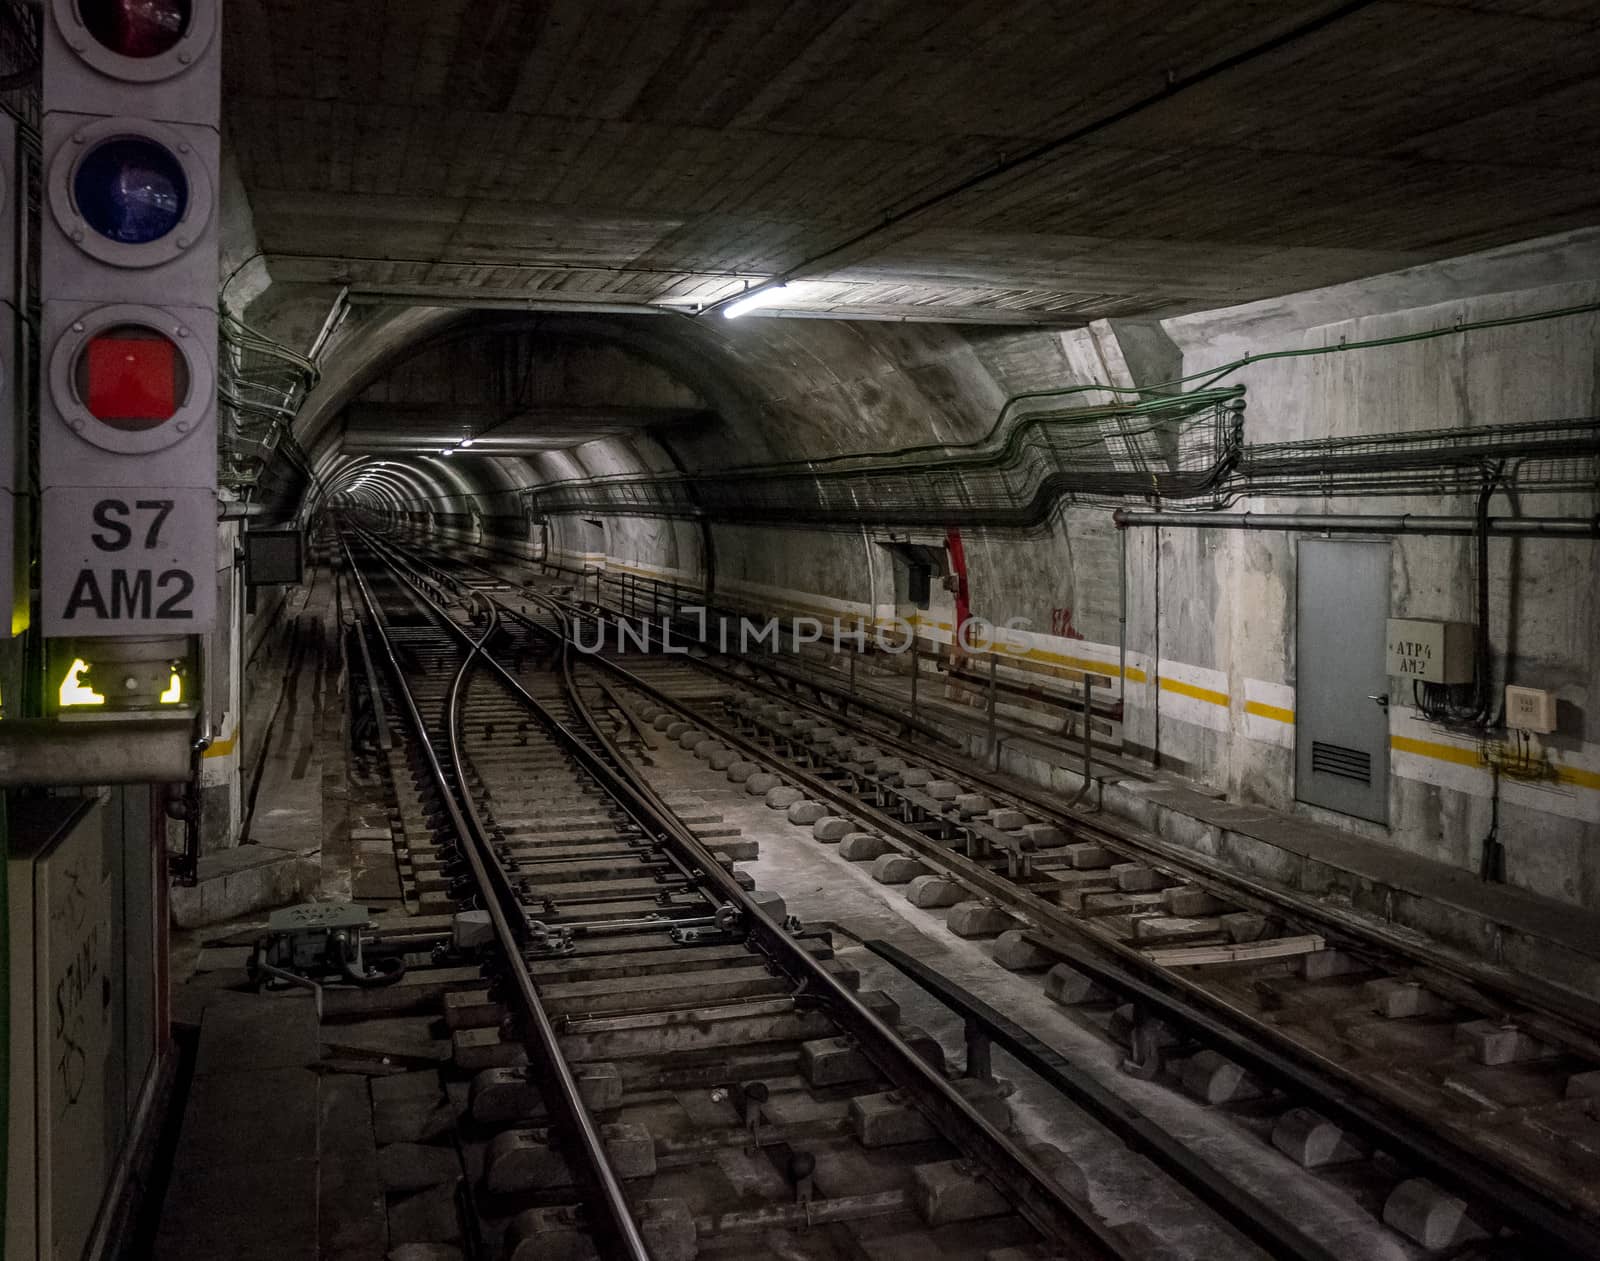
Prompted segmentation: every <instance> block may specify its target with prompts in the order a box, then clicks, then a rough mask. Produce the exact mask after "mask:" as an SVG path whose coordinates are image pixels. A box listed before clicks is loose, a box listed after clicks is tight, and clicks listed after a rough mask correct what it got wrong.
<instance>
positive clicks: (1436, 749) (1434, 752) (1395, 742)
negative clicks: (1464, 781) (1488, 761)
mask: <svg viewBox="0 0 1600 1261" xmlns="http://www.w3.org/2000/svg"><path fill="white" fill-rule="evenodd" d="M1389 747H1390V748H1391V749H1396V750H1398V751H1399V752H1401V753H1415V754H1417V755H1419V756H1421V757H1431V758H1433V759H1434V760H1435V761H1439V762H1454V763H1456V764H1457V765H1458V766H1483V765H1484V761H1483V758H1482V757H1481V756H1480V755H1479V753H1478V751H1477V750H1476V749H1463V748H1462V747H1461V746H1460V745H1455V744H1440V743H1438V742H1437V741H1435V740H1413V739H1412V738H1411V737H1410V736H1390V737H1389Z"/></svg>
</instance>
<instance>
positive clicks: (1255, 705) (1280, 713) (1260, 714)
mask: <svg viewBox="0 0 1600 1261" xmlns="http://www.w3.org/2000/svg"><path fill="white" fill-rule="evenodd" d="M1244 712H1245V713H1247V714H1254V715H1255V716H1256V717H1257V718H1271V719H1272V720H1273V721H1274V722H1290V723H1292V722H1293V721H1294V710H1292V709H1285V708H1284V707H1283V706H1282V705H1269V704H1267V703H1266V701H1246V702H1245V703H1244Z"/></svg>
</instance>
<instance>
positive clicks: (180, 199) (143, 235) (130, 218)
mask: <svg viewBox="0 0 1600 1261" xmlns="http://www.w3.org/2000/svg"><path fill="white" fill-rule="evenodd" d="M72 199H73V201H74V202H75V203H76V204H77V207H78V213H79V214H80V215H81V216H82V217H83V221H84V222H85V223H86V224H88V226H89V227H90V229H91V230H93V231H94V232H97V233H99V234H100V235H101V236H103V237H105V238H106V239H107V240H108V241H115V242H117V243H118V244H122V245H147V244H149V243H150V242H152V241H159V240H160V239H161V238H162V237H164V236H166V235H167V234H168V233H169V232H171V231H172V230H173V229H174V228H176V227H177V226H178V224H180V223H181V222H183V216H184V212H185V211H186V210H187V209H188V208H189V180H188V178H187V177H186V176H185V174H184V170H183V164H182V163H181V162H180V161H179V160H178V158H177V156H176V155H175V154H173V153H172V152H171V151H170V150H169V149H167V148H166V147H165V146H164V145H162V144H161V143H160V142H159V141H157V140H155V139H153V138H151V137H150V136H117V137H115V138H113V139H110V140H106V141H103V142H102V143H100V144H97V145H96V146H95V147H94V148H93V149H91V150H89V152H88V153H86V154H84V155H83V157H82V158H80V159H79V160H78V163H77V166H76V167H75V168H74V170H73V175H72Z"/></svg>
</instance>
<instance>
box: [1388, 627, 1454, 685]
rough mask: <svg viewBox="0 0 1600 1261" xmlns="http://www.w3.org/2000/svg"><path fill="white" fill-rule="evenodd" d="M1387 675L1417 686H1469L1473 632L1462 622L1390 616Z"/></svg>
mask: <svg viewBox="0 0 1600 1261" xmlns="http://www.w3.org/2000/svg"><path fill="white" fill-rule="evenodd" d="M1386 632H1387V633H1386V642H1387V643H1388V645H1389V667H1388V673H1389V675H1390V676H1391V677H1393V678H1399V679H1413V680H1415V681H1417V682H1419V683H1471V682H1472V656H1473V652H1472V640H1473V630H1472V627H1471V626H1470V625H1468V624H1467V623H1466V622H1440V621H1433V620H1431V619H1427V618H1416V617H1391V618H1389V619H1388V623H1387V626H1386Z"/></svg>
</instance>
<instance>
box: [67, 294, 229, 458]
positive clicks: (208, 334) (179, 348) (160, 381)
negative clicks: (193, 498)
mask: <svg viewBox="0 0 1600 1261" xmlns="http://www.w3.org/2000/svg"><path fill="white" fill-rule="evenodd" d="M60 328H61V331H60V333H59V335H57V336H56V338H55V343H54V345H53V346H52V347H51V350H50V376H49V397H50V402H51V404H52V405H53V407H54V409H55V411H56V412H57V413H58V414H59V415H60V417H61V419H62V421H63V422H64V423H65V424H66V426H67V428H69V429H71V430H72V432H73V433H75V434H77V435H78V437H80V438H82V439H83V440H84V441H85V442H88V443H91V444H93V445H94V446H97V447H100V448H101V449H102V450H106V451H114V452H118V453H120V454H123V455H139V454H144V453H147V452H153V451H160V450H162V449H164V448H167V447H171V446H174V445H175V444H177V443H179V442H182V441H183V440H184V439H185V438H186V437H188V436H190V435H191V434H194V433H196V432H197V431H199V430H200V429H201V428H203V427H204V425H205V421H206V416H207V414H208V411H209V408H210V406H211V404H212V396H213V395H214V393H215V391H216V370H215V369H214V368H213V366H212V362H211V359H210V357H209V355H208V353H207V350H206V346H205V343H206V342H207V341H209V340H210V339H211V338H213V337H214V336H215V333H214V331H213V329H212V328H211V327H210V326H206V327H201V326H199V325H190V324H188V323H180V322H178V321H176V320H174V318H173V315H172V313H171V312H169V311H162V310H161V309H160V308H157V307H146V306H134V305H131V304H130V305H123V306H108V307H99V308H97V309H95V310H90V311H84V312H83V313H82V314H80V315H78V316H77V318H75V319H73V320H72V322H71V323H70V324H67V325H64V326H60ZM49 335H50V330H49V329H47V330H46V336H47V337H48V336H49Z"/></svg>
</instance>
